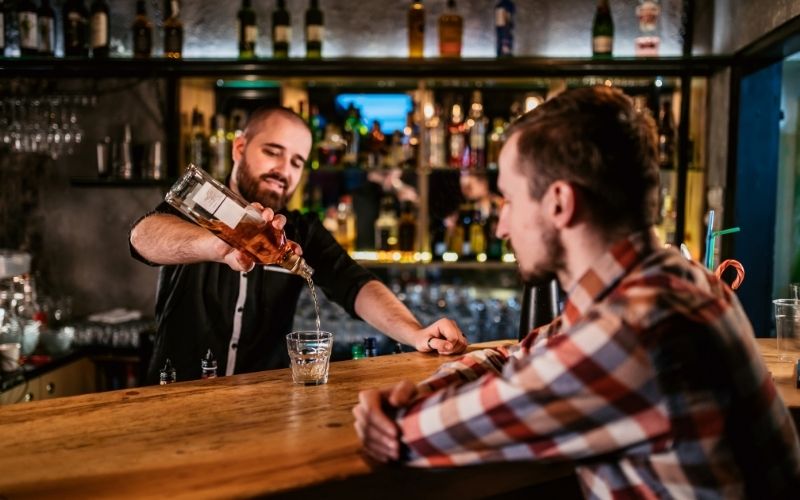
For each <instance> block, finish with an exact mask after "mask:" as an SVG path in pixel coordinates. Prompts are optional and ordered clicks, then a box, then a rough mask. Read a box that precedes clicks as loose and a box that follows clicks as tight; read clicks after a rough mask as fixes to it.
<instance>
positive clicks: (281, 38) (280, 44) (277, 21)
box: [272, 0, 292, 59]
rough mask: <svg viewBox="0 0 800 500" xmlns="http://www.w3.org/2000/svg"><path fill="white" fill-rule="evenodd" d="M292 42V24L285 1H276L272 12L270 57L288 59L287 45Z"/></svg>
mask: <svg viewBox="0 0 800 500" xmlns="http://www.w3.org/2000/svg"><path fill="white" fill-rule="evenodd" d="M291 41H292V24H291V22H290V18H289V11H288V10H286V0H278V6H277V8H276V9H275V10H274V11H273V12H272V57H274V58H275V59H286V58H287V57H289V43H290V42H291Z"/></svg>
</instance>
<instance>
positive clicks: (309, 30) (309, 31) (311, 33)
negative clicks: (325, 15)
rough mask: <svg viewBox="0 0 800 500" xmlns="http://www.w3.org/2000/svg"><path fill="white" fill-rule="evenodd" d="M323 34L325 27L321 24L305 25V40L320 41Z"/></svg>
mask: <svg viewBox="0 0 800 500" xmlns="http://www.w3.org/2000/svg"><path fill="white" fill-rule="evenodd" d="M324 36H325V28H324V27H323V26H322V25H321V24H309V25H308V26H306V41H308V42H321V41H322V39H323V38H324Z"/></svg>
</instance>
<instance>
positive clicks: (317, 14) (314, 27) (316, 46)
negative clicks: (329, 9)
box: [306, 0, 325, 59]
mask: <svg viewBox="0 0 800 500" xmlns="http://www.w3.org/2000/svg"><path fill="white" fill-rule="evenodd" d="M324 38H325V20H324V17H323V15H322V10H320V8H319V0H311V6H310V7H309V8H308V10H307V11H306V57H307V58H309V59H319V58H321V57H322V40H323V39H324Z"/></svg>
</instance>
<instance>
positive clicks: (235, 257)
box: [213, 203, 303, 273]
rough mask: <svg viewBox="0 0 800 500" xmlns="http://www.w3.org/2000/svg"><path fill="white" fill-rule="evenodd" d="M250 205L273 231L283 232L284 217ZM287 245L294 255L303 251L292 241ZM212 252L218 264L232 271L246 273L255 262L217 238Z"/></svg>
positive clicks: (258, 206)
mask: <svg viewBox="0 0 800 500" xmlns="http://www.w3.org/2000/svg"><path fill="white" fill-rule="evenodd" d="M252 205H253V207H255V208H256V209H257V210H258V211H259V212H261V217H263V218H264V221H265V222H266V223H267V224H272V226H273V227H274V228H275V229H278V230H281V231H282V230H283V228H284V226H285V225H286V217H285V216H284V215H281V214H276V213H275V212H274V211H273V210H272V209H271V208H264V207H263V206H262V205H261V204H260V203H252ZM289 244H290V245H291V246H292V250H293V251H294V253H296V254H297V255H302V254H303V249H302V248H300V245H298V244H297V243H295V242H293V241H290V242H289ZM213 251H214V254H215V255H217V256H218V257H217V260H218V261H219V262H224V263H225V264H228V266H230V268H231V269H233V270H234V271H239V272H243V273H246V272H249V271H251V270H252V269H253V268H254V267H255V265H256V261H255V260H254V259H253V258H252V257H251V256H250V255H249V254H247V253H246V252H242V251H240V250H237V249H235V248H233V247H232V246H230V245H228V244H227V243H225V242H224V241H222V240H221V239H219V238H216V241H215V242H214V250H213Z"/></svg>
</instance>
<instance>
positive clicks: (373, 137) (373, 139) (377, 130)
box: [367, 120, 386, 168]
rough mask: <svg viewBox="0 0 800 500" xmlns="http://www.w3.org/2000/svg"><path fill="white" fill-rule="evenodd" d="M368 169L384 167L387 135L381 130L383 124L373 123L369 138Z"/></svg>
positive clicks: (374, 121) (376, 121)
mask: <svg viewBox="0 0 800 500" xmlns="http://www.w3.org/2000/svg"><path fill="white" fill-rule="evenodd" d="M367 150H368V151H369V153H368V155H367V168H379V167H381V166H382V165H383V157H384V156H385V155H386V135H385V134H384V133H383V131H382V130H381V122H379V121H378V120H373V121H372V129H371V130H370V131H369V137H368V138H367Z"/></svg>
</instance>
